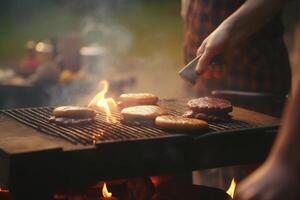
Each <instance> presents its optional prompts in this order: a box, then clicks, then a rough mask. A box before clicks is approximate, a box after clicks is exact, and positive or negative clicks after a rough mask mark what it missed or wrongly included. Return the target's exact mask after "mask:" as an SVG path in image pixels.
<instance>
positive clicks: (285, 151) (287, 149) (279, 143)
mask: <svg viewBox="0 0 300 200" xmlns="http://www.w3.org/2000/svg"><path fill="white" fill-rule="evenodd" d="M269 160H271V161H280V162H282V163H286V164H289V165H291V166H292V167H295V168H297V169H298V170H299V169H300V80H297V81H296V84H295V88H294V91H293V93H292V95H291V97H290V99H289V101H288V103H287V106H286V109H285V114H284V117H283V121H282V127H281V129H280V130H279V133H278V138H277V139H276V142H275V145H274V148H273V150H272V152H271V154H270V159H269Z"/></svg>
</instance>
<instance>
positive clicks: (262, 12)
mask: <svg viewBox="0 0 300 200" xmlns="http://www.w3.org/2000/svg"><path fill="white" fill-rule="evenodd" d="M286 1H287V0H247V1H246V2H245V3H244V4H243V5H242V6H241V7H240V8H239V9H238V10H237V11H235V12H234V13H233V14H232V15H230V16H229V17H228V18H227V19H226V20H225V21H224V22H223V23H222V25H225V26H229V27H231V30H232V34H233V38H232V39H233V40H236V41H239V40H243V39H244V38H247V37H249V36H250V35H252V34H253V33H255V32H256V31H258V30H259V29H260V28H261V27H263V26H264V25H265V24H266V23H268V22H269V21H270V20H271V19H272V18H273V17H274V16H275V15H276V14H277V13H278V12H279V11H280V10H281V9H282V7H283V6H284V4H285V3H286Z"/></svg>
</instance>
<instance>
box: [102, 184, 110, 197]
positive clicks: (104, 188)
mask: <svg viewBox="0 0 300 200" xmlns="http://www.w3.org/2000/svg"><path fill="white" fill-rule="evenodd" d="M102 195H103V197H104V198H110V197H111V196H112V193H111V192H109V191H108V190H107V186H106V183H104V184H103V187H102Z"/></svg>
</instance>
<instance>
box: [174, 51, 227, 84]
mask: <svg viewBox="0 0 300 200" xmlns="http://www.w3.org/2000/svg"><path fill="white" fill-rule="evenodd" d="M200 57H201V56H197V57H196V58H194V59H193V60H192V61H191V62H189V63H188V64H187V65H186V66H184V67H183V68H182V69H181V70H180V71H179V75H180V76H181V77H182V78H183V79H184V80H187V81H189V82H191V83H192V84H195V83H196V81H197V79H198V78H199V77H200V76H201V74H198V73H197V72H196V70H195V69H196V66H197V63H198V61H199V59H200ZM221 64H222V58H221V57H220V56H216V57H215V58H213V59H212V61H211V62H210V64H209V67H214V66H217V65H221Z"/></svg>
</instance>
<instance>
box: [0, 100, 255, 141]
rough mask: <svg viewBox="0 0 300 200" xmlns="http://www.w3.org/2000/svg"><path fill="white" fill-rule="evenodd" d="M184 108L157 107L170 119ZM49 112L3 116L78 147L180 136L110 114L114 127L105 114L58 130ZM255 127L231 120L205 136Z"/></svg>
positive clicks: (182, 104) (179, 105)
mask: <svg viewBox="0 0 300 200" xmlns="http://www.w3.org/2000/svg"><path fill="white" fill-rule="evenodd" d="M185 104H186V103H185V102H184V101H175V100H162V101H161V102H160V105H161V106H162V107H164V108H166V109H167V110H168V111H169V113H170V114H173V115H182V113H183V112H184V111H185V110H187V107H186V105H185ZM52 110H53V108H51V107H37V108H21V109H12V110H4V111H2V113H4V114H5V115H7V116H9V117H11V118H13V119H15V120H17V121H19V122H21V123H23V124H25V125H27V126H30V127H32V128H34V129H36V130H38V131H40V132H42V133H45V134H47V135H50V136H54V137H60V138H63V139H65V140H67V141H69V142H71V143H73V144H78V143H79V144H83V145H88V144H98V143H107V142H119V141H129V140H145V139H156V138H169V137H174V136H179V134H175V133H170V132H165V131H163V130H160V129H158V128H155V127H154V126H153V125H151V124H144V123H143V124H141V122H134V123H131V124H123V123H120V120H121V116H120V114H119V113H113V115H114V117H115V118H116V119H117V121H118V122H117V123H114V124H113V125H112V124H110V123H108V122H106V116H105V114H104V113H102V112H98V115H97V116H96V120H95V122H94V123H91V124H87V125H74V126H60V125H56V124H53V123H49V117H50V116H51V113H52ZM255 127H257V125H255V124H252V123H249V122H245V121H240V120H233V119H230V120H224V121H220V122H217V123H216V122H214V123H210V124H209V130H208V131H207V132H208V133H213V132H222V131H227V130H237V129H243V128H255Z"/></svg>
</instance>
